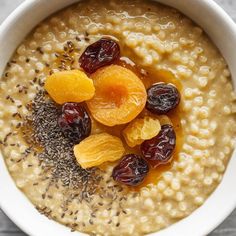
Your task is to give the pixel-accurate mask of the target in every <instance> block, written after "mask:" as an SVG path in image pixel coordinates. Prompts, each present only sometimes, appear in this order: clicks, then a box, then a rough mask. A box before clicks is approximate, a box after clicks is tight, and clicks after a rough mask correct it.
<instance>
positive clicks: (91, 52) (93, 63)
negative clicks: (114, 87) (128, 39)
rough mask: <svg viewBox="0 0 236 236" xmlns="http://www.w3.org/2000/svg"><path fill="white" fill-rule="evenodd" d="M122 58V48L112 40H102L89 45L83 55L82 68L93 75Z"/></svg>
mask: <svg viewBox="0 0 236 236" xmlns="http://www.w3.org/2000/svg"><path fill="white" fill-rule="evenodd" d="M119 56H120V47H119V45H118V43H117V42H116V41H114V40H113V39H110V38H102V39H100V40H98V41H97V42H95V43H93V44H91V45H89V46H88V47H87V48H86V49H85V51H84V52H83V54H82V55H81V57H80V59H79V62H80V66H81V68H83V69H84V71H85V72H87V73H90V74H91V73H93V72H95V71H96V70H97V69H99V68H100V67H102V66H107V65H110V64H112V62H114V61H115V60H116V59H118V58H119Z"/></svg>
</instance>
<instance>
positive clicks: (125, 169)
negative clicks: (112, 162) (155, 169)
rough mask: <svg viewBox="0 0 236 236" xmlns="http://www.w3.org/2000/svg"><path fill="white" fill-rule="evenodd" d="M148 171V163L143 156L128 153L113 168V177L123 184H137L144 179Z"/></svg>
mask: <svg viewBox="0 0 236 236" xmlns="http://www.w3.org/2000/svg"><path fill="white" fill-rule="evenodd" d="M148 171H149V167H148V164H147V162H146V161H145V160H144V159H143V158H142V157H141V156H139V155H136V154H127V155H125V156H123V158H122V160H121V161H120V163H119V164H118V165H117V166H116V167H115V168H114V169H113V172H112V177H113V179H114V180H115V181H118V182H120V183H122V184H126V185H129V186H136V185H138V184H140V183H141V182H142V181H143V180H144V178H145V176H146V175H147V173H148Z"/></svg>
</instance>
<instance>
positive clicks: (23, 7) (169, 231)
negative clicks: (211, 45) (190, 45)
mask: <svg viewBox="0 0 236 236" xmlns="http://www.w3.org/2000/svg"><path fill="white" fill-rule="evenodd" d="M36 1H38V0H25V1H24V2H23V3H21V4H20V5H19V6H18V7H17V8H16V9H15V10H14V11H13V12H12V13H11V14H10V15H9V16H8V17H7V18H6V19H5V20H4V22H3V23H2V24H1V25H0V37H1V35H3V34H5V31H6V30H7V28H8V27H12V26H11V25H12V22H14V21H15V20H16V19H17V18H21V17H22V14H23V13H24V12H27V11H29V10H30V9H31V8H32V7H33V5H34V4H35V2H36ZM76 1H77V0H75V1H74V2H76ZM157 1H159V2H162V3H164V4H166V5H172V4H171V1H172V0H157ZM176 1H182V0H176ZM195 1H196V4H199V5H201V7H203V8H206V9H208V11H210V10H211V11H212V12H214V13H215V14H216V15H217V18H219V20H220V21H222V22H224V23H225V25H226V26H227V27H228V28H229V30H231V31H232V34H233V35H234V36H233V37H234V40H235V42H236V24H235V23H234V21H233V20H232V19H231V18H230V16H229V15H228V14H227V13H226V12H225V11H224V10H223V9H222V8H221V7H220V6H219V5H218V4H217V3H216V2H214V1H213V0H195ZM40 2H42V1H40ZM179 10H180V11H181V12H183V11H182V9H179ZM184 14H185V12H184ZM45 17H46V16H45ZM189 17H190V18H191V19H193V18H192V17H191V16H189ZM194 21H195V20H194ZM203 28H204V27H203ZM207 33H208V31H207ZM213 41H214V40H213ZM220 50H222V49H221V48H220ZM235 58H236V56H235ZM234 77H235V80H236V70H235V73H234ZM234 83H235V81H234ZM232 159H236V151H234V153H233V154H232V157H231V160H230V161H229V163H228V166H230V165H231V163H232V162H234V164H235V166H236V160H235V161H234V160H232ZM1 168H5V169H7V167H6V166H5V163H4V161H3V157H2V156H1V153H0V169H1ZM227 170H228V168H227ZM227 170H226V172H225V174H224V177H223V180H222V181H221V183H220V184H219V185H218V186H217V188H216V190H215V191H214V192H213V193H212V194H211V195H210V196H209V197H208V198H207V200H206V202H205V203H204V204H203V206H201V207H199V208H198V209H197V210H195V211H194V212H193V213H192V214H190V216H188V217H186V218H184V219H183V220H180V221H179V222H177V223H175V224H173V225H171V226H169V227H167V228H166V229H163V230H161V231H159V232H156V233H153V234H150V235H152V236H154V235H156V234H158V235H159V234H160V236H170V235H173V233H174V232H175V228H176V226H178V225H179V223H180V222H187V223H186V224H189V223H188V222H190V221H191V220H193V219H195V218H197V217H199V216H197V217H193V215H198V213H199V211H201V210H202V209H203V208H206V210H207V204H208V205H209V204H210V202H211V199H212V198H214V196H215V195H217V194H220V191H221V190H222V189H223V188H222V185H223V182H224V180H225V179H226V178H227V179H229V178H231V175H230V174H228V172H227ZM4 175H5V174H4ZM0 176H1V175H0ZM5 176H6V175H5ZM0 182H1V180H0ZM12 184H15V183H14V181H13V180H12ZM12 189H13V191H19V192H21V191H20V190H19V189H18V188H17V187H16V186H15V187H13V186H12ZM1 191H3V190H1V189H0V193H1ZM21 194H22V197H23V198H26V197H25V196H24V195H23V193H21ZM26 200H27V201H29V200H28V199H26ZM6 202H7V201H6V199H3V197H2V195H1V194H0V207H1V209H2V210H3V211H4V213H5V214H6V215H7V216H8V217H9V218H10V219H11V220H12V221H13V222H14V223H15V224H16V225H17V226H18V227H19V228H20V229H22V230H23V231H24V232H26V233H27V234H29V235H34V236H41V235H42V234H40V232H35V230H34V228H32V225H29V224H28V222H26V223H24V224H23V223H22V220H19V218H18V217H17V216H16V215H15V214H14V211H12V210H10V208H9V207H7V206H6V205H7V203H6ZM227 203H229V205H228V206H227V207H224V208H223V207H222V209H221V210H222V212H221V214H220V217H219V216H217V214H216V216H217V217H218V218H217V220H216V219H213V218H214V217H212V219H210V221H209V223H208V224H207V225H205V227H203V229H201V230H200V229H199V230H200V231H201V233H200V234H198V233H195V232H192V229H190V231H188V230H186V232H185V233H184V234H183V235H189V232H190V233H191V235H196V236H197V235H206V234H208V233H209V232H211V231H212V230H213V229H214V228H215V227H216V226H217V225H219V224H220V223H221V222H222V221H223V220H224V219H225V218H226V217H227V216H228V215H229V214H230V213H231V212H232V211H233V210H234V208H235V207H236V193H235V194H232V196H231V198H229V202H227ZM29 205H32V204H31V203H30V204H29ZM31 207H32V206H31ZM36 213H37V214H39V213H38V212H36V210H35V214H36ZM26 214H27V213H26ZM199 214H200V213H199ZM42 217H44V216H42ZM47 221H48V222H49V220H48V219H47ZM55 225H56V226H55V227H57V228H58V227H59V228H60V230H61V231H63V232H67V231H68V229H67V228H66V230H65V229H64V228H65V227H64V226H61V225H60V224H58V223H56V224H55ZM73 234H75V235H85V234H83V233H80V232H75V233H73ZM60 235H63V234H60ZM64 235H72V233H69V234H67V233H66V234H64ZM58 236H59V235H58Z"/></svg>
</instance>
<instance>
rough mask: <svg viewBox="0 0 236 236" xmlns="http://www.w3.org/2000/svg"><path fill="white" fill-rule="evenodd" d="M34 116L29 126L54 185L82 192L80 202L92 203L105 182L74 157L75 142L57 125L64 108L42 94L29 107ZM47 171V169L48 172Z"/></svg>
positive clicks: (28, 121)
mask: <svg viewBox="0 0 236 236" xmlns="http://www.w3.org/2000/svg"><path fill="white" fill-rule="evenodd" d="M29 107H31V110H32V115H31V116H30V117H27V122H26V124H27V125H30V126H32V138H31V139H32V140H34V143H35V144H37V145H40V146H41V147H42V149H43V151H42V152H40V153H39V154H38V158H39V160H40V161H42V162H43V163H44V165H46V167H49V168H50V169H51V171H52V179H53V182H55V183H56V182H58V181H61V182H62V184H63V185H64V186H68V187H71V188H73V189H79V190H81V191H80V196H79V197H80V199H89V198H90V197H91V196H92V195H93V194H94V192H95V191H96V189H97V185H98V183H99V181H100V180H101V176H100V174H99V171H98V170H97V169H95V168H92V169H87V170H85V169H83V168H81V167H80V166H79V165H78V164H77V162H76V159H75V157H74V154H73V142H71V141H70V140H69V139H67V138H65V137H64V135H63V134H62V132H61V129H60V128H59V126H58V124H57V118H58V116H59V114H60V110H61V108H60V107H59V106H57V105H56V104H55V103H54V102H53V101H52V100H50V99H49V98H48V97H47V95H46V93H45V92H44V91H40V92H39V93H38V94H37V95H36V97H35V99H34V100H33V102H32V104H31V105H29ZM46 169H47V168H46Z"/></svg>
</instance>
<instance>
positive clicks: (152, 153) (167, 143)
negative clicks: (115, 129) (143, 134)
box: [141, 125, 176, 168]
mask: <svg viewBox="0 0 236 236" xmlns="http://www.w3.org/2000/svg"><path fill="white" fill-rule="evenodd" d="M175 144H176V135H175V131H174V129H173V126H172V125H163V126H161V131H160V132H159V134H158V135H157V136H156V137H154V138H152V139H150V140H146V141H144V142H143V143H142V144H141V152H142V154H143V156H144V158H145V159H146V160H147V162H148V163H149V164H150V165H151V166H152V167H154V168H155V167H157V166H159V165H162V164H166V163H168V162H170V161H171V157H172V155H173V151H174V148H175Z"/></svg>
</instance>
